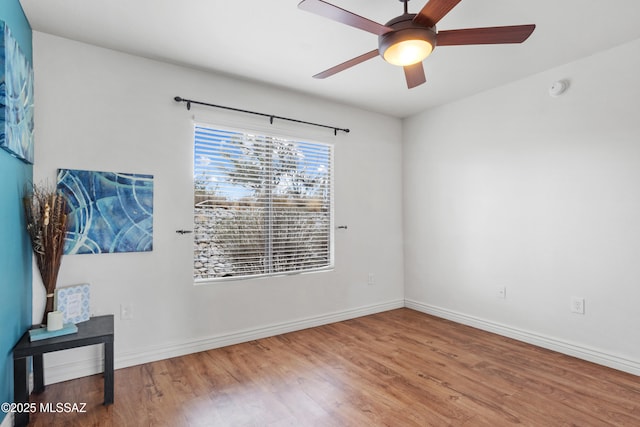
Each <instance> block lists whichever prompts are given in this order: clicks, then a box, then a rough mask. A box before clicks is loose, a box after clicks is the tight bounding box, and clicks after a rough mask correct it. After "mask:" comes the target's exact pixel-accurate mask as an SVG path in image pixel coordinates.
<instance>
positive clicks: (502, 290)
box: [498, 286, 507, 299]
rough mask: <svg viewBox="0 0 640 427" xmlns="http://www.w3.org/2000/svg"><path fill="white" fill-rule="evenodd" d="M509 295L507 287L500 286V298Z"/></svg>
mask: <svg viewBox="0 0 640 427" xmlns="http://www.w3.org/2000/svg"><path fill="white" fill-rule="evenodd" d="M506 297H507V287H506V286H501V287H499V288H498V298H500V299H505V298H506Z"/></svg>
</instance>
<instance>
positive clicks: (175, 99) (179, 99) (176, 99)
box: [173, 96, 182, 102]
mask: <svg viewBox="0 0 640 427" xmlns="http://www.w3.org/2000/svg"><path fill="white" fill-rule="evenodd" d="M173 100H174V101H176V102H182V98H180V97H179V96H176V97H175V98H173Z"/></svg>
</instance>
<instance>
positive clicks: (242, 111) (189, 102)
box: [173, 96, 349, 135]
mask: <svg viewBox="0 0 640 427" xmlns="http://www.w3.org/2000/svg"><path fill="white" fill-rule="evenodd" d="M173 99H174V100H175V101H176V102H185V103H186V104H187V110H191V104H198V105H206V106H207V107H213V108H222V109H224V110H231V111H238V112H240V113H247V114H255V115H256V116H263V117H269V122H270V123H271V124H273V119H279V120H287V121H289V122H295V123H302V124H305V125H311V126H318V127H321V128H327V129H333V134H334V135H337V134H338V131H342V132H344V133H349V129H342V128H338V127H335V126H327V125H321V124H319V123H311V122H305V121H304V120H297V119H291V118H289V117H282V116H276V115H274V114H265V113H257V112H255V111H249V110H242V109H240V108H233V107H225V106H224V105H216V104H209V103H207V102H200V101H194V100H193V99H184V98H182V97H179V96H176V97H175V98H173Z"/></svg>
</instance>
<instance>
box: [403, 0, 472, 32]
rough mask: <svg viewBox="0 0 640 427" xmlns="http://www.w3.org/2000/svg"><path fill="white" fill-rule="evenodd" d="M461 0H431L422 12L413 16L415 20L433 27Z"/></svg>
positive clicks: (417, 22)
mask: <svg viewBox="0 0 640 427" xmlns="http://www.w3.org/2000/svg"><path fill="white" fill-rule="evenodd" d="M461 1H462V0H429V2H427V4H425V5H424V7H423V8H422V10H421V11H420V13H418V14H417V15H416V16H415V18H413V22H414V23H416V24H420V25H424V26H426V27H433V26H434V25H436V24H437V23H438V22H439V21H440V20H441V19H442V18H444V16H445V15H446V14H447V13H449V11H451V9H453V8H454V7H456V5H457V4H458V3H460V2H461Z"/></svg>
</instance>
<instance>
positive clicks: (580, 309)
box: [571, 297, 584, 314]
mask: <svg viewBox="0 0 640 427" xmlns="http://www.w3.org/2000/svg"><path fill="white" fill-rule="evenodd" d="M571 312H572V313H576V314H584V298H580V297H571Z"/></svg>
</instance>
